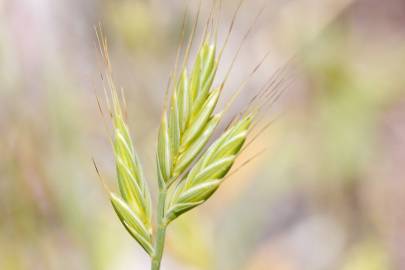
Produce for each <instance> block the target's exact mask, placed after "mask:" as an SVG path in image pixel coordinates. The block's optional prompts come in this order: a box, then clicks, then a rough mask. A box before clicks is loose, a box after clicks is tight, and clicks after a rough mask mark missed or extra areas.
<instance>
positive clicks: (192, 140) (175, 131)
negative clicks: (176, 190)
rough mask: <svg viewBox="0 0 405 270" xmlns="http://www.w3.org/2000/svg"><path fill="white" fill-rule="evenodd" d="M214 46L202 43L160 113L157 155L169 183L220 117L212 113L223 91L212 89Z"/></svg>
mask: <svg viewBox="0 0 405 270" xmlns="http://www.w3.org/2000/svg"><path fill="white" fill-rule="evenodd" d="M215 48H216V47H215V45H208V42H205V43H204V44H203V46H202V47H201V49H200V51H199V53H198V55H197V59H196V61H195V64H194V67H193V71H192V73H191V75H190V77H189V75H188V73H187V69H186V68H184V70H183V72H182V73H181V76H180V79H179V81H178V83H177V84H176V87H175V89H174V90H173V94H172V98H171V102H170V107H169V108H168V109H167V110H166V111H165V112H164V114H163V116H162V121H161V126H160V132H159V140H158V157H157V159H158V169H159V174H160V176H161V179H162V181H163V182H161V184H170V183H171V182H172V181H173V180H174V179H176V178H177V177H178V176H180V175H181V174H182V173H184V172H185V170H186V169H187V167H188V166H189V165H190V164H191V163H192V162H193V161H194V160H195V158H196V156H198V154H199V153H200V151H201V150H202V149H203V148H204V146H205V145H206V144H207V142H208V140H209V138H210V137H211V135H212V133H213V131H214V129H215V127H216V126H217V125H218V123H219V120H220V118H221V114H217V115H214V109H215V106H216V105H217V103H218V99H219V96H220V93H221V91H222V87H219V88H216V89H212V84H213V81H214V78H215V74H216V70H217V61H216V59H215V57H216V55H215V51H216V49H215Z"/></svg>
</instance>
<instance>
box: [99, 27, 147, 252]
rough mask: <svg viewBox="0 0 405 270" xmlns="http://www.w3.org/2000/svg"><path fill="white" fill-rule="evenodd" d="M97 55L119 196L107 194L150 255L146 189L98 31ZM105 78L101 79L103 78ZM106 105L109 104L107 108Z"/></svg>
mask: <svg viewBox="0 0 405 270" xmlns="http://www.w3.org/2000/svg"><path fill="white" fill-rule="evenodd" d="M97 38H98V40H99V44H100V52H101V55H102V56H103V60H104V63H105V66H106V71H105V78H106V84H107V86H108V88H109V93H110V97H111V99H112V108H109V110H110V115H111V118H112V123H113V134H114V136H113V141H112V144H113V149H114V157H115V165H116V171H117V179H118V186H119V195H117V194H115V193H113V192H109V193H110V199H111V203H112V205H113V207H114V210H115V212H116V213H117V215H118V217H119V219H120V221H121V222H122V224H123V225H124V227H125V228H126V229H127V230H128V232H129V233H130V234H131V235H132V236H133V237H134V238H135V240H136V241H138V243H139V244H140V245H141V246H142V247H143V248H144V249H145V251H146V252H147V253H148V254H149V255H151V256H152V255H153V252H154V251H153V245H152V221H151V220H152V215H151V199H150V194H149V190H148V187H147V184H146V181H145V177H144V175H143V170H142V166H141V164H140V162H139V159H138V156H137V154H136V152H135V149H134V146H133V144H132V139H131V136H130V132H129V128H128V126H127V124H126V122H125V119H124V114H123V111H122V108H121V104H120V100H119V97H118V93H117V89H116V86H115V84H114V81H113V76H112V69H111V63H110V59H109V55H108V46H107V41H106V39H105V38H104V35H103V33H102V32H101V30H99V31H98V32H97ZM102 78H104V76H102ZM107 103H108V104H109V102H108V97H107ZM108 106H109V105H108Z"/></svg>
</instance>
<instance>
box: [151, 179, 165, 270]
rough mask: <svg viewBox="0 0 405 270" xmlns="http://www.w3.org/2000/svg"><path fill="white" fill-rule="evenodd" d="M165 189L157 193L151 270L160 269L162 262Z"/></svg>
mask: <svg viewBox="0 0 405 270" xmlns="http://www.w3.org/2000/svg"><path fill="white" fill-rule="evenodd" d="M166 194H167V190H166V188H164V187H163V188H161V189H160V191H159V201H158V213H157V224H158V228H157V237H156V241H155V253H154V254H153V257H152V268H151V269H152V270H159V269H160V262H161V261H162V256H163V249H164V246H165V238H166V226H167V224H166V219H165V204H166Z"/></svg>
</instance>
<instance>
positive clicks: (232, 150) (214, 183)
mask: <svg viewBox="0 0 405 270" xmlns="http://www.w3.org/2000/svg"><path fill="white" fill-rule="evenodd" d="M252 120H253V115H246V116H244V117H243V118H242V119H240V120H239V121H238V122H237V123H236V124H234V125H233V126H231V127H230V128H229V129H228V130H227V131H225V132H224V133H223V134H222V135H221V136H220V137H219V138H218V139H217V140H216V141H215V142H214V143H213V144H212V145H211V146H210V147H209V148H208V150H207V151H206V152H205V153H204V154H203V155H202V156H201V158H200V159H199V160H198V162H197V163H196V164H195V165H194V167H193V168H192V169H191V171H190V172H189V174H188V175H187V177H186V178H185V180H184V181H181V182H179V184H178V185H177V187H176V190H175V192H174V194H173V195H172V197H171V199H170V202H169V204H168V207H167V211H166V219H167V222H170V221H172V220H174V219H175V218H177V217H178V216H180V215H181V214H183V213H185V212H186V211H188V210H191V209H192V208H194V207H196V206H198V205H200V204H202V203H203V202H205V201H206V200H207V199H208V198H209V197H211V195H212V194H213V193H214V192H215V191H216V190H217V189H218V187H219V185H220V184H221V183H222V180H223V179H224V177H225V176H226V174H227V173H228V171H229V170H230V169H231V167H232V165H233V163H234V161H235V159H236V157H237V156H238V154H239V153H240V150H241V149H242V146H243V144H244V143H245V141H246V137H247V133H248V132H247V131H248V129H249V127H250V125H251V123H252Z"/></svg>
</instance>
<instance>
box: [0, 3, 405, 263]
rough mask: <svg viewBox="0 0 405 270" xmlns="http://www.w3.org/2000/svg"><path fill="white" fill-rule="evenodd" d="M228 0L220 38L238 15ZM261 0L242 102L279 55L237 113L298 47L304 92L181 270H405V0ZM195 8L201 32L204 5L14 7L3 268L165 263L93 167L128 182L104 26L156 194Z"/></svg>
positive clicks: (177, 228) (174, 256)
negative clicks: (107, 115) (165, 108)
mask: <svg viewBox="0 0 405 270" xmlns="http://www.w3.org/2000/svg"><path fill="white" fill-rule="evenodd" d="M223 2H224V3H223V9H222V13H221V23H220V25H221V27H220V32H219V34H220V35H219V41H220V42H222V41H223V39H224V37H225V35H226V31H227V28H228V27H229V24H230V21H231V17H232V15H233V13H234V11H235V9H236V7H237V1H232V0H224V1H223ZM245 2H246V3H245V4H244V5H243V6H242V7H241V10H240V13H239V15H238V17H237V21H236V24H235V29H234V31H233V33H232V36H231V39H230V43H229V46H228V47H227V49H226V51H225V55H224V59H223V62H222V63H223V65H222V66H221V69H220V76H221V75H223V74H224V73H225V72H226V68H227V67H228V66H229V64H230V62H231V60H232V57H233V55H234V54H235V51H236V50H237V48H238V46H239V44H240V42H241V39H242V37H243V35H244V34H245V33H246V31H247V29H248V28H249V26H250V25H251V24H252V22H253V20H254V18H255V16H256V14H257V12H258V11H259V10H260V9H262V8H263V3H267V7H266V9H265V11H264V13H263V15H262V16H261V17H260V19H259V20H258V22H257V24H255V26H254V27H253V31H252V34H251V35H250V36H249V38H248V39H247V41H246V42H245V43H244V45H243V47H242V50H241V54H240V56H239V57H238V60H237V62H236V65H235V68H234V69H233V72H232V73H231V77H230V80H229V83H228V86H227V88H226V92H225V94H224V100H225V99H226V97H227V96H229V95H230V94H231V93H232V91H234V90H235V88H236V87H237V86H238V85H239V84H240V83H241V81H243V78H245V77H246V76H247V75H248V74H249V72H250V70H251V69H252V68H253V67H254V66H255V65H256V64H257V63H258V62H259V61H260V59H261V58H262V57H263V55H264V54H265V53H266V52H267V51H270V56H269V57H268V59H267V60H266V62H265V63H264V64H263V66H262V68H261V69H260V70H259V71H258V72H257V73H256V74H255V75H254V76H253V77H252V78H251V80H250V81H249V83H248V84H247V87H246V89H245V90H244V92H243V94H242V96H241V97H240V98H239V99H238V101H237V102H236V103H235V105H234V106H233V107H232V109H231V112H230V115H231V114H232V113H236V112H238V111H240V110H241V108H243V106H244V105H245V104H246V100H248V98H249V97H251V96H252V95H254V94H255V93H256V92H257V91H258V89H260V87H261V86H262V85H263V83H264V82H265V81H266V79H267V78H268V77H269V76H270V75H271V74H272V73H273V72H274V70H276V69H277V67H280V66H282V65H283V64H284V63H285V62H286V61H288V59H290V58H291V56H293V55H295V56H296V58H294V59H295V60H294V61H292V63H291V66H293V68H294V70H295V71H294V74H292V73H291V74H287V75H286V76H294V79H293V81H294V84H292V85H291V87H289V88H288V91H286V92H285V93H284V94H283V95H282V96H281V98H280V100H279V101H278V102H277V103H276V104H274V105H273V106H272V107H271V108H269V109H268V110H267V113H266V115H264V116H263V118H262V119H263V120H262V121H263V123H265V122H267V121H271V119H277V120H276V121H275V122H274V123H273V125H272V126H271V127H270V129H268V130H267V131H266V132H264V133H263V134H262V135H261V136H260V137H259V138H258V139H257V140H256V141H255V143H254V144H252V145H251V147H249V148H248V150H247V151H246V152H245V153H244V154H243V155H242V157H241V161H243V160H245V159H247V158H249V157H250V156H252V155H254V154H255V153H257V152H260V151H261V150H262V149H263V148H266V149H267V150H266V152H264V154H262V155H261V156H260V157H258V158H257V159H255V160H254V161H253V162H251V163H250V164H249V165H247V166H246V167H243V168H242V169H241V170H239V171H238V173H236V174H235V175H233V176H232V178H230V179H228V180H227V181H226V182H225V183H224V185H223V186H222V188H221V189H220V190H219V191H218V192H217V193H216V194H215V195H214V196H213V197H212V199H210V201H209V202H207V203H206V204H205V205H204V206H202V207H200V208H198V209H195V210H193V211H192V212H190V213H189V214H187V215H184V216H183V217H182V218H180V219H179V220H177V221H176V222H175V223H173V225H172V226H171V227H170V228H169V231H168V241H167V246H166V254H165V257H164V262H163V269H167V270H192V269H193V270H239V269H240V270H298V269H299V270H335V269H336V270H397V269H398V270H403V269H405V169H404V161H405V121H404V120H405V73H404V72H405V2H404V1H403V0H386V1H380V0H368V1H367V0H358V1H356V0H290V1H285V0H265V1H259V0H249V1H245ZM187 3H188V6H189V11H190V16H189V19H188V20H187V24H186V30H187V32H189V30H190V28H191V25H192V23H193V19H194V18H195V15H196V12H197V6H198V3H197V1H191V0H190V1H187V0H178V1H177V0H57V1H56V0H2V1H0V269H4V270H28V269H30V270H50V269H52V270H56V269H58V270H59V269H60V270H64V269H75V270H87V269H92V270H93V269H94V270H103V269H105V270H109V269H115V270H119V269H148V268H149V261H148V258H147V256H146V255H145V254H144V252H143V251H142V250H141V249H140V248H139V247H138V245H137V243H136V242H135V241H133V240H132V239H131V237H130V236H129V235H128V234H127V233H126V231H125V230H124V229H123V227H122V226H121V224H120V223H119V221H118V219H117V218H116V216H115V213H114V212H113V210H112V208H111V206H110V204H109V202H108V198H107V196H106V194H105V193H104V191H103V189H102V185H101V184H100V182H99V181H98V178H97V175H96V173H95V170H94V167H93V165H92V161H91V158H92V157H94V158H95V160H96V161H97V163H98V165H99V167H100V170H101V173H102V174H103V176H104V177H105V178H106V179H107V181H108V184H109V186H110V187H111V188H112V189H114V188H115V180H114V165H113V157H112V151H111V149H110V145H109V142H108V136H109V135H110V134H109V133H108V132H107V131H106V130H105V129H104V126H103V120H102V117H101V116H100V113H99V111H98V108H97V103H96V99H95V93H96V94H97V95H99V96H100V97H101V99H103V94H102V89H101V83H100V77H99V72H100V71H101V70H102V67H101V65H100V63H101V61H100V56H99V54H98V52H97V45H96V44H97V41H96V35H95V31H94V26H95V25H97V24H98V23H99V22H101V23H102V25H103V28H104V31H105V33H106V35H107V37H108V39H109V42H110V53H111V57H112V61H113V68H114V72H115V76H116V82H117V84H118V85H119V86H122V87H123V88H124V89H125V93H126V96H127V102H128V116H129V125H130V128H131V131H132V134H133V137H134V140H135V145H136V148H137V151H138V152H139V154H140V156H141V158H142V161H143V164H144V166H145V170H146V174H147V176H148V178H149V185H150V187H151V189H152V190H155V188H156V183H155V176H154V172H155V168H154V151H155V147H156V146H155V140H156V133H157V129H158V123H159V116H160V113H161V107H162V103H163V95H164V89H165V86H166V82H167V78H168V74H169V73H170V71H171V68H172V66H173V62H174V58H175V52H176V48H177V44H178V37H179V33H180V31H181V21H182V17H183V13H184V10H185V7H186V4H187ZM210 5H211V1H203V5H202V17H201V21H200V27H199V31H198V32H199V33H201V27H202V26H201V25H202V24H203V23H204V20H205V19H206V17H207V14H208V10H209V8H210ZM193 53H195V48H194V50H193ZM154 196H155V193H154Z"/></svg>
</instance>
